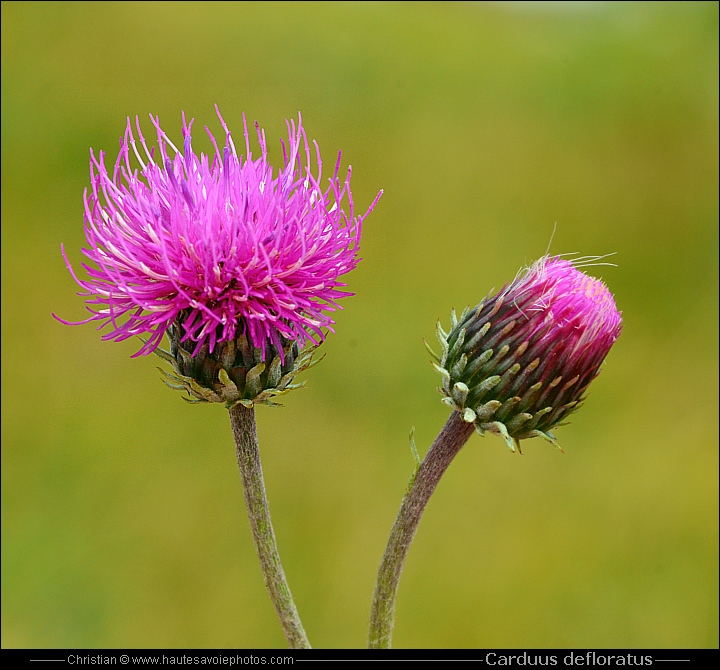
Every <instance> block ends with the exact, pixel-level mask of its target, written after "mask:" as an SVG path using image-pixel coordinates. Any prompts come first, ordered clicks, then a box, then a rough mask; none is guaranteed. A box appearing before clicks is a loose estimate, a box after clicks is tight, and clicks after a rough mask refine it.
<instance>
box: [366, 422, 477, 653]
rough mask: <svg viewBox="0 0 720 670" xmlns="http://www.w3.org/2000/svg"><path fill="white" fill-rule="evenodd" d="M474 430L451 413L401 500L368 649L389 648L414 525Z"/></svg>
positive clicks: (381, 574) (373, 612) (382, 565)
mask: <svg viewBox="0 0 720 670" xmlns="http://www.w3.org/2000/svg"><path fill="white" fill-rule="evenodd" d="M473 430H474V427H473V424H471V423H466V422H465V421H463V419H462V417H461V416H460V414H458V412H453V413H452V414H451V415H450V417H449V418H448V420H447V422H446V423H445V425H444V426H443V429H442V430H441V431H440V433H439V435H438V436H437V437H436V438H435V441H434V442H433V443H432V446H431V447H430V449H429V450H428V452H427V454H426V455H425V458H424V459H423V462H422V463H421V464H420V467H419V468H418V471H417V473H416V475H415V478H414V480H413V481H412V483H411V484H410V487H409V489H408V491H407V493H406V494H405V497H404V498H403V501H402V504H401V505H400V511H399V512H398V515H397V519H395V524H394V525H393V527H392V530H391V531H390V538H389V539H388V543H387V547H386V548H385V554H384V555H383V558H382V562H381V563H380V569H379V570H378V576H377V581H376V582H375V593H374V594H373V602H372V609H371V611H370V632H369V637H368V648H370V649H389V648H390V647H391V646H392V631H393V624H394V620H395V600H396V599H397V591H398V585H399V583H400V575H401V574H402V570H403V566H404V565H405V559H406V558H407V554H408V551H409V549H410V543H411V542H412V541H413V538H414V537H415V532H416V531H417V527H418V524H419V523H420V519H421V517H422V514H423V512H424V511H425V507H426V505H427V504H428V501H429V500H430V496H431V495H432V494H433V491H434V490H435V487H436V486H437V485H438V482H439V481H440V477H442V476H443V473H444V472H445V470H447V468H448V466H449V465H450V463H451V461H452V459H453V458H455V455H456V454H457V453H458V452H459V451H460V449H461V448H462V447H463V445H464V444H465V443H466V442H467V441H468V439H469V438H470V436H471V435H472V433H473Z"/></svg>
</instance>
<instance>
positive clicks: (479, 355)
mask: <svg viewBox="0 0 720 670" xmlns="http://www.w3.org/2000/svg"><path fill="white" fill-rule="evenodd" d="M581 261H582V259H579V260H576V261H574V262H573V261H569V260H565V259H562V258H559V257H547V256H546V257H543V258H541V259H540V260H538V261H537V262H535V263H534V264H533V265H532V266H531V267H529V268H528V269H526V270H525V271H524V272H522V273H521V274H519V275H518V276H517V277H516V278H515V280H513V281H512V282H510V283H509V284H507V285H506V286H505V287H504V288H503V289H502V290H501V291H500V292H498V293H497V294H495V295H492V296H490V297H489V298H486V299H485V300H484V301H483V302H481V303H480V304H479V305H477V307H475V308H474V309H465V310H464V311H463V313H462V314H461V315H460V317H459V318H458V317H457V316H456V314H455V312H454V311H453V313H452V315H451V329H450V332H449V333H446V332H445V331H444V330H443V329H442V326H441V325H440V324H439V323H438V326H437V337H438V340H439V341H440V344H441V346H442V354H441V355H440V356H438V355H437V354H435V353H434V352H432V350H430V353H431V354H432V355H433V357H434V358H435V363H433V365H434V366H435V368H436V369H437V371H438V372H439V373H440V374H441V375H442V387H441V388H440V389H439V390H440V392H441V393H442V395H443V396H444V397H443V402H444V403H446V404H447V405H449V406H450V407H451V408H453V409H454V410H456V411H458V412H459V413H460V414H461V415H462V417H463V419H464V420H465V421H467V422H468V423H474V424H475V428H476V430H477V432H478V433H479V434H480V435H484V434H485V432H486V431H488V432H491V433H495V434H496V435H499V436H501V437H502V438H503V439H504V440H505V442H506V443H507V445H508V447H509V448H510V449H511V451H515V450H516V449H517V450H518V451H520V440H524V439H527V438H530V437H542V438H544V439H546V440H548V441H549V442H551V443H552V444H554V445H555V446H558V444H557V441H556V439H555V436H554V435H553V434H552V432H551V429H553V428H555V427H556V426H558V425H562V422H563V421H564V420H565V419H567V417H568V416H569V415H570V414H572V413H573V412H575V411H577V410H578V409H579V408H580V405H581V404H582V402H583V400H584V393H585V391H586V389H587V387H588V385H589V384H590V382H591V381H592V380H593V379H594V378H595V377H596V376H597V375H598V373H599V372H600V365H601V363H602V362H603V360H604V359H605V356H607V354H608V352H609V351H610V347H612V345H613V343H614V342H615V340H616V339H617V338H618V336H619V335H620V331H621V330H622V319H621V317H620V312H618V310H617V307H616V306H615V301H614V299H613V296H612V294H611V293H610V291H609V290H608V289H607V287H606V286H605V284H603V282H602V281H600V280H599V279H595V278H593V277H590V276H588V275H586V274H584V273H583V272H580V270H578V267H580V266H581V265H582V263H581ZM428 349H429V347H428Z"/></svg>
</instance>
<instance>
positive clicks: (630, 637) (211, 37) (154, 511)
mask: <svg viewBox="0 0 720 670" xmlns="http://www.w3.org/2000/svg"><path fill="white" fill-rule="evenodd" d="M717 59H718V5H717V3H715V2H698V3H692V2H691V3H682V4H681V3H672V2H670V3H652V2H648V3H565V4H564V3H474V2H467V3H447V2H446V3H437V4H436V3H410V2H402V3H390V2H387V3H386V2H343V3H333V2H329V3H314V2H313V3H305V2H299V3H275V2H273V3H232V4H224V3H211V2H203V3H194V2H191V3H172V2H161V3H63V2H60V3H33V2H31V3H25V2H3V3H2V412H3V414H2V418H3V421H2V540H3V541H2V644H3V645H4V646H5V647H18V646H20V647H66V646H70V647H128V646H129V647H157V646H163V647H165V646H167V647H283V646H284V638H283V637H282V635H281V632H280V628H279V626H278V624H277V622H276V620H275V615H274V612H273V610H272V608H271V605H270V602H269V600H268V598H267V596H266V593H265V590H264V585H263V582H262V578H261V575H260V571H259V567H258V564H257V559H256V556H255V553H254V548H253V545H252V542H251V537H250V531H249V527H248V523H247V518H246V514H245V510H244V506H243V499H242V492H241V487H240V481H239V475H238V472H237V466H236V463H235V454H234V447H233V443H232V437H231V433H230V429H229V424H228V418H227V414H226V412H225V411H224V410H223V409H222V408H221V407H217V406H199V407H195V406H188V405H186V404H185V403H183V402H182V401H181V399H180V397H179V395H178V394H176V393H174V392H172V391H170V390H168V389H166V388H165V386H164V385H163V384H162V382H161V380H160V375H159V373H158V372H157V370H156V369H155V366H156V365H158V364H159V362H160V361H159V359H156V358H155V357H149V358H140V359H131V358H130V354H132V353H134V352H135V351H136V350H137V347H138V343H136V342H131V341H127V342H124V343H120V344H116V343H104V342H102V341H101V340H100V335H99V333H98V332H96V331H95V330H94V328H93V326H90V325H86V326H79V327H75V328H69V327H66V326H63V325H61V324H59V323H58V322H57V321H55V320H53V319H52V317H51V312H56V313H58V314H60V315H61V316H63V317H64V318H67V319H80V318H82V317H83V314H84V307H83V303H82V301H81V299H80V298H78V297H77V296H76V295H75V292H76V290H77V287H76V285H75V284H74V282H73V281H72V279H71V277H70V275H69V274H68V272H67V270H66V268H65V265H64V262H63V260H62V257H61V255H60V243H61V242H63V243H64V244H65V246H66V248H67V250H68V254H69V257H70V258H71V260H72V261H73V262H74V263H75V264H79V262H80V260H81V258H82V256H81V254H80V248H81V246H83V244H84V236H83V227H82V215H83V210H82V192H83V189H84V188H85V187H86V186H87V185H88V183H89V178H88V156H89V148H90V147H93V148H95V149H96V150H97V149H105V150H107V151H108V152H109V154H110V158H109V163H110V164H112V162H113V160H114V156H115V155H116V154H115V152H116V151H117V147H118V138H119V137H120V136H121V134H122V132H123V130H124V127H125V119H126V117H127V116H134V115H136V114H138V115H140V117H141V119H143V120H144V121H143V123H144V127H145V128H146V129H149V128H150V124H149V121H147V114H148V113H150V112H152V113H154V114H159V116H160V119H161V122H162V124H163V127H164V129H165V130H166V131H167V132H168V134H169V135H170V136H171V137H173V138H179V137H180V123H181V119H180V113H181V110H185V111H186V113H187V114H188V115H189V116H193V117H195V118H196V119H197V121H196V122H197V124H198V125H197V126H196V132H195V139H196V148H199V149H202V150H205V151H207V150H208V149H209V148H210V145H209V143H208V142H207V140H206V139H205V138H204V134H203V133H202V132H201V128H202V126H203V125H205V124H207V125H208V126H209V127H210V128H211V129H212V130H213V131H215V132H218V131H219V130H220V126H219V122H218V121H217V118H216V117H215V112H214V109H213V104H214V103H217V104H218V105H219V106H220V109H221V110H222V113H223V115H224V117H225V119H226V121H227V122H228V124H229V125H230V128H231V129H232V130H234V132H235V134H236V136H239V135H240V132H241V127H242V125H241V124H242V121H241V112H243V111H244V112H246V114H247V115H248V118H249V119H250V120H251V121H252V120H254V119H257V120H258V121H259V123H260V124H261V125H262V126H263V127H264V128H265V130H266V132H267V136H268V142H269V146H270V157H271V160H273V161H274V162H275V163H276V164H277V163H279V162H280V160H281V153H280V143H279V139H280V137H282V136H283V135H284V134H285V127H284V123H285V119H286V118H293V117H296V116H297V112H298V111H301V112H302V115H303V120H304V123H305V126H306V129H307V132H308V136H309V137H310V138H311V139H312V138H315V139H316V140H317V141H318V143H319V145H320V147H321V150H322V152H323V156H324V159H325V161H326V163H327V164H328V165H330V164H332V162H333V160H334V157H335V156H336V155H337V152H338V151H339V150H342V151H343V157H344V164H345V165H347V164H348V163H351V164H352V165H353V166H354V172H353V194H354V198H355V202H356V204H357V207H358V209H359V210H362V211H364V209H365V208H366V207H367V206H368V205H369V203H370V202H371V200H372V198H373V197H374V195H375V194H376V192H377V191H378V190H379V189H380V188H382V189H384V190H385V195H384V196H383V198H382V199H381V201H380V204H379V205H378V207H377V209H376V210H375V212H374V213H373V214H372V215H371V216H370V217H369V218H368V220H367V222H366V226H365V231H364V237H363V247H362V256H363V258H364V260H363V262H362V263H361V264H360V266H359V267H358V269H357V270H356V271H355V272H353V273H352V274H351V275H350V276H349V283H350V289H351V290H352V291H354V292H355V293H356V297H354V298H350V299H347V300H345V301H344V307H345V310H344V311H343V312H340V313H339V314H338V315H337V329H336V334H335V335H333V336H332V337H330V339H329V340H328V341H327V343H326V346H325V347H324V350H325V353H326V357H325V360H324V361H323V362H322V364H321V365H319V366H318V367H316V368H315V369H314V370H313V371H312V372H311V373H309V374H308V375H306V378H308V379H309V383H308V388H307V389H306V390H304V391H299V392H295V393H293V394H291V395H289V396H287V397H286V402H285V407H284V408H282V409H275V410H273V409H270V408H265V407H261V408H260V409H259V410H258V412H257V414H258V423H259V431H260V438H261V451H262V455H263V463H264V469H265V477H266V484H267V487H268V494H269V497H270V507H271V511H272V515H273V521H274V524H275V530H276V533H277V536H278V541H279V545H280V552H281V555H282V557H283V561H284V566H285V570H286V573H287V575H288V578H289V581H290V584H291V587H292V589H293V593H294V595H295V598H296V602H297V605H298V608H299V610H300V613H301V616H302V618H303V621H304V624H305V627H306V629H307V631H308V634H309V637H310V640H311V642H312V644H313V645H314V646H317V647H362V646H364V645H365V640H366V628H367V619H368V611H369V606H370V599H371V594H372V588H373V583H374V578H375V574H376V571H377V567H378V564H379V560H380V557H381V554H382V551H383V549H384V545H385V542H386V540H387V536H388V532H389V529H390V526H391V524H392V522H393V520H394V518H395V514H396V512H397V509H398V506H399V503H400V499H401V496H402V493H403V491H404V488H405V485H406V483H407V480H408V477H409V475H410V473H411V470H412V459H411V454H410V449H409V444H408V433H409V431H410V428H411V427H412V426H415V428H416V440H417V443H418V447H419V449H420V451H421V452H424V451H425V449H427V446H428V445H429V444H430V442H431V441H432V439H433V438H434V436H435V434H436V433H437V431H438V430H439V429H440V427H441V426H442V424H443V422H444V421H445V418H446V416H447V408H445V406H444V405H442V404H441V403H440V396H439V395H438V394H437V393H436V391H435V388H436V386H437V385H438V380H439V378H438V377H437V375H436V374H435V372H434V371H433V369H432V368H431V366H430V365H429V362H428V355H427V354H426V352H425V350H424V348H423V345H422V339H423V338H426V339H427V340H428V341H429V342H432V341H434V337H433V335H434V328H435V323H436V321H437V319H438V318H440V319H442V320H443V322H444V323H445V325H447V323H448V321H449V318H448V317H449V312H450V309H451V307H457V308H459V309H461V308H462V307H464V306H466V305H471V304H475V303H476V302H477V301H478V300H479V299H480V298H481V297H482V296H483V295H485V294H486V293H487V292H488V291H489V290H490V289H491V288H492V287H496V288H499V287H500V286H501V285H502V284H503V283H505V282H506V281H507V280H509V279H510V278H512V277H513V276H514V275H515V273H516V271H517V270H518V268H520V267H521V266H522V265H523V264H525V263H528V262H530V261H532V260H534V259H536V258H538V257H539V256H541V255H542V254H543V253H545V250H546V248H547V245H548V242H549V240H550V236H551V233H552V230H553V225H554V224H555V223H556V222H557V232H556V234H555V237H554V239H553V242H552V247H551V251H552V252H554V253H562V252H571V251H576V252H579V253H582V254H604V253H608V252H613V251H616V252H617V256H616V261H617V264H618V267H617V268H608V267H599V268H593V269H592V270H594V272H592V270H591V273H592V274H595V275H596V276H601V277H603V278H604V280H605V281H606V282H607V283H608V285H609V287H610V289H611V290H612V292H613V293H614V294H615V296H616V299H617V302H618V305H619V308H620V309H621V310H622V311H623V316H624V319H625V331H624V333H623V335H622V337H621V338H620V340H619V341H618V343H617V345H616V346H615V348H614V349H613V351H612V352H611V354H610V356H609V357H608V360H607V363H606V365H605V369H604V371H603V374H602V375H601V376H600V377H599V379H598V380H597V381H596V382H595V383H594V385H593V387H592V389H591V392H590V395H589V399H588V402H587V403H586V405H585V407H584V409H583V410H582V411H581V412H580V413H579V414H577V415H575V417H574V419H573V422H572V424H571V425H569V426H567V427H564V428H562V429H560V431H559V432H558V435H559V439H560V442H561V444H562V445H563V447H564V449H565V452H566V453H565V454H564V455H563V454H560V453H559V452H557V451H555V450H554V449H553V448H552V447H551V446H550V445H548V444H546V443H545V442H542V441H540V440H533V441H530V442H527V443H526V444H525V449H524V451H525V455H523V456H517V455H512V454H510V453H509V452H508V450H507V449H506V447H505V446H504V443H503V442H502V441H501V440H500V439H499V438H495V437H493V436H488V437H486V438H485V439H481V438H479V437H473V438H472V439H471V441H470V442H469V443H468V445H467V446H466V447H465V449H464V450H463V451H462V452H461V454H460V455H459V457H458V458H457V460H456V462H455V463H454V464H453V465H452V466H451V468H450V470H449V471H448V473H447V474H446V476H445V478H444V479H443V481H442V482H441V484H440V487H439V489H438V491H437V492H436V494H435V496H434V498H433V500H432V501H431V503H430V506H429V508H428V510H427V513H426V516H425V518H424V519H423V523H422V524H421V526H420V531H419V533H418V536H417V538H416V540H415V543H414V545H413V548H412V550H411V553H410V557H409V561H408V563H407V566H406V569H405V573H404V575H403V580H402V582H401V586H400V595H399V601H398V610H397V619H396V628H395V640H394V642H395V646H397V647H488V646H490V647H518V646H519V647H522V646H532V647H565V646H569V647H715V646H717V645H718V511H717V505H718V442H717V439H718V438H717V435H718V416H717V401H718V397H717V396H718V384H717V363H718V345H717V338H718V329H717V318H718V290H717V288H718V195H717V180H718V162H717V161H718V131H717V123H718V60H717ZM147 134H151V133H149V132H148V133H147Z"/></svg>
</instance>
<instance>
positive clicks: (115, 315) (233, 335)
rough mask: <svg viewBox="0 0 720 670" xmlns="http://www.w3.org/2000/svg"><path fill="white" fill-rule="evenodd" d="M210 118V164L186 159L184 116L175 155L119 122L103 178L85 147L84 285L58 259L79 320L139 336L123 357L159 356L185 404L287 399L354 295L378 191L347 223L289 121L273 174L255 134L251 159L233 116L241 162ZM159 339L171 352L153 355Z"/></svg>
mask: <svg viewBox="0 0 720 670" xmlns="http://www.w3.org/2000/svg"><path fill="white" fill-rule="evenodd" d="M216 111H217V113H218V116H219V117H220V122H221V124H222V128H223V130H224V133H225V143H224V146H223V148H222V150H220V148H219V147H218V144H217V143H216V141H215V138H214V137H213V136H212V134H211V133H210V131H209V130H208V129H207V128H206V131H207V133H208V135H209V136H210V139H211V141H212V143H213V146H214V148H215V151H214V155H212V156H206V155H204V154H199V155H198V154H196V153H195V152H194V151H193V147H192V141H191V129H192V125H193V121H190V123H186V121H185V115H184V114H183V128H182V134H183V142H182V145H181V146H182V149H178V148H177V147H176V146H175V145H174V144H173V143H172V141H171V140H170V139H169V137H168V136H167V135H166V134H165V132H164V131H163V130H162V129H161V128H160V123H159V119H158V118H153V117H152V116H151V117H150V118H151V120H152V123H153V125H154V126H155V130H156V134H157V147H153V148H149V147H148V144H147V143H146V141H145V138H144V137H143V135H142V132H141V130H140V123H139V121H138V120H137V118H136V123H135V127H136V129H137V140H136V136H135V134H134V132H133V128H132V124H131V123H130V119H128V124H127V129H126V131H125V136H124V138H122V139H121V141H120V153H119V155H118V158H117V160H116V162H115V166H114V168H113V170H112V173H110V172H108V170H107V168H106V166H105V154H104V152H100V155H99V157H96V156H95V154H94V153H93V152H91V162H90V177H91V190H90V192H89V193H88V192H87V190H86V192H85V198H84V201H85V236H86V238H87V243H88V247H87V248H85V249H83V253H84V255H85V256H86V257H87V258H88V259H89V260H90V261H91V262H92V263H93V264H94V266H93V265H86V264H83V267H84V268H85V270H86V271H87V273H88V276H89V278H88V279H87V280H81V279H78V277H77V276H76V275H75V273H74V271H73V269H72V267H71V265H70V263H69V261H67V257H65V258H66V263H67V266H68V269H69V270H70V272H71V273H72V275H73V277H74V278H75V281H76V282H77V283H78V284H79V285H80V286H81V287H82V289H83V292H81V293H79V295H81V296H83V297H85V300H86V306H87V309H88V311H89V312H90V314H91V315H90V317H89V318H88V319H86V320H85V321H81V322H80V323H87V322H90V321H98V322H99V324H100V325H99V326H98V328H102V327H109V328H110V330H109V332H107V333H105V334H104V335H103V339H105V340H117V341H120V340H125V339H127V338H129V337H133V336H139V337H141V338H143V339H144V344H143V346H142V347H141V348H140V350H139V351H138V352H137V353H136V354H135V356H138V355H142V354H148V353H151V352H156V353H158V354H160V355H162V356H163V357H164V358H166V359H168V360H169V361H171V362H172V364H173V366H174V368H175V373H176V374H175V375H172V376H171V379H172V381H173V383H174V384H175V385H176V386H178V387H180V388H183V389H185V390H187V391H188V392H189V393H190V394H191V395H192V396H193V397H194V400H196V401H214V402H225V403H226V404H227V405H228V406H232V405H233V404H236V403H238V402H243V404H247V405H251V404H253V403H256V402H269V399H270V397H272V396H273V395H278V394H280V393H283V392H285V391H286V390H287V389H288V388H289V386H290V384H289V382H290V381H292V376H293V375H294V374H296V373H297V372H298V371H299V370H300V369H303V368H304V367H307V365H308V364H309V358H308V356H307V355H302V354H301V353H300V350H301V349H302V348H303V346H304V345H305V344H306V343H310V344H311V345H318V344H320V343H321V342H322V341H323V339H324V337H325V330H332V326H333V323H334V321H333V320H332V319H331V318H330V316H329V315H328V312H331V311H333V310H335V309H337V308H339V305H338V303H337V301H338V299H340V298H343V297H345V296H349V295H352V294H350V293H348V292H346V291H344V290H342V287H344V286H346V284H344V283H342V282H341V278H342V276H343V275H344V274H346V273H347V272H349V271H350V270H352V269H353V268H354V267H355V266H356V264H357V262H358V260H359V259H358V256H357V253H358V246H359V243H360V234H361V230H362V223H363V220H364V219H365V217H366V216H367V215H368V214H369V213H370V211H371V210H372V209H373V207H374V206H375V203H376V202H377V200H378V198H379V197H380V194H378V197H377V198H375V201H374V202H373V203H372V204H371V205H370V208H369V209H368V210H367V212H365V214H362V215H356V214H355V211H354V206H353V200H352V193H351V191H350V174H351V169H350V168H349V169H348V171H347V173H346V175H345V177H344V178H341V177H340V156H338V160H337V162H336V164H335V168H334V172H333V173H332V175H331V177H330V179H329V180H328V184H327V185H326V186H325V187H324V188H323V187H322V185H321V184H322V161H321V158H320V150H319V148H318V146H317V144H316V143H315V142H313V148H312V150H311V146H310V144H309V143H308V140H307V136H306V134H305V131H304V129H303V127H302V119H301V118H300V117H298V122H297V125H296V124H295V123H294V122H293V121H289V122H288V123H287V128H288V141H287V144H285V143H282V150H283V158H284V163H283V166H282V167H281V168H280V169H277V170H274V169H273V167H272V166H271V165H270V164H269V163H268V154H267V144H266V141H265V134H264V132H263V131H262V130H261V129H260V128H259V126H258V125H257V124H256V131H257V138H258V142H259V146H260V156H259V157H257V158H255V159H254V158H253V155H252V152H251V150H250V139H249V134H248V129H247V124H246V123H245V118H244V116H243V125H244V135H245V156H244V157H243V156H242V155H239V154H238V152H237V150H236V148H235V144H234V142H233V139H232V137H231V135H230V131H229V130H228V127H227V126H226V124H225V122H224V120H223V118H222V116H220V112H219V110H217V107H216ZM313 156H314V158H315V174H313V171H312V169H311V162H312V157H313ZM133 157H134V158H135V159H136V160H137V166H136V167H134V165H133V160H132V159H133ZM64 254H65V252H64V249H63V255H64ZM63 323H69V322H67V321H63ZM73 325H75V324H73ZM166 333H167V335H168V337H169V340H170V352H163V351H161V350H160V349H159V348H158V346H159V344H160V342H161V340H162V338H163V336H164V335H165V334H166Z"/></svg>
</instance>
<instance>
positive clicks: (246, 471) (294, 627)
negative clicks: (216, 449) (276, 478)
mask: <svg viewBox="0 0 720 670" xmlns="http://www.w3.org/2000/svg"><path fill="white" fill-rule="evenodd" d="M229 411H230V425H231V426H232V431H233V436H234V438H235V448H236V452H237V461H238V467H239V468H240V477H241V478H242V483H243V490H244V492H245V506H246V507H247V511H248V517H249V518H250V528H251V529H252V534H253V540H254V541H255V549H256V550H257V554H258V558H259V559H260V568H261V569H262V573H263V577H264V578H265V586H267V590H268V592H269V594H270V600H271V601H272V604H273V607H274V608H275V613H276V614H277V616H278V619H279V620H280V625H281V626H282V629H283V633H285V638H286V639H287V642H288V645H289V647H290V648H291V649H310V642H308V639H307V635H306V634H305V630H304V628H303V625H302V622H301V621H300V616H299V615H298V611H297V608H296V607H295V602H294V601H293V598H292V594H291V593H290V587H289V586H288V583H287V580H286V579H285V573H284V572H283V568H282V564H281V563H280V555H279V554H278V550H277V543H276V542H275V533H274V532H273V527H272V523H271V522H270V509H269V508H268V502H267V496H266V495H265V483H264V481H263V475H262V465H261V464H260V450H259V448H258V439H257V429H256V427H255V410H254V409H253V408H247V407H245V406H243V405H241V404H238V405H235V407H233V408H232V409H230V410H229Z"/></svg>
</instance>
